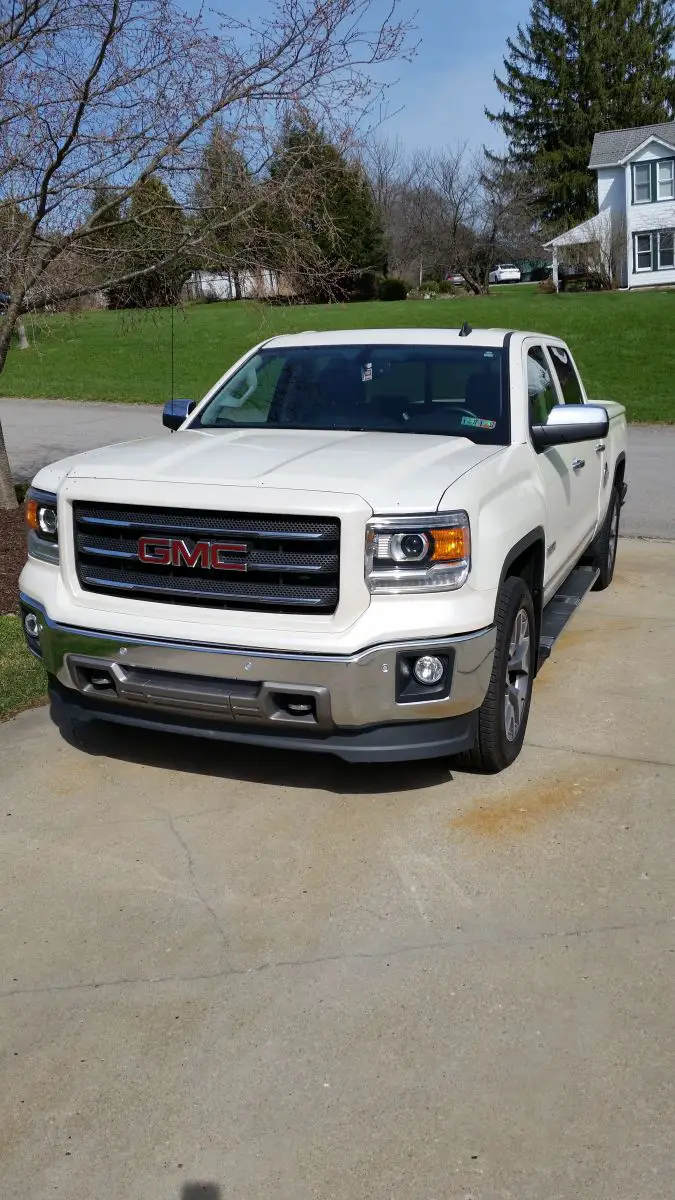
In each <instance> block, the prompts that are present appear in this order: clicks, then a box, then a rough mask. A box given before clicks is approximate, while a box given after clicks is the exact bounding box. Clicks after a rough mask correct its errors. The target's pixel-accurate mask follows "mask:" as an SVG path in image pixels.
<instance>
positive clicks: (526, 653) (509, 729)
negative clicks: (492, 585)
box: [504, 608, 532, 742]
mask: <svg viewBox="0 0 675 1200" xmlns="http://www.w3.org/2000/svg"><path fill="white" fill-rule="evenodd" d="M531 641H532V639H531V634H530V618H529V616H528V614H527V613H526V612H525V609H524V608H521V609H519V610H518V612H517V614H516V619H515V621H514V622H513V629H512V630H511V640H510V642H509V657H508V661H507V664H506V678H505V681H504V731H505V733H506V738H507V741H509V742H514V741H515V740H516V738H517V737H518V734H519V732H520V730H521V727H522V724H523V717H524V715H525V707H526V705H527V698H528V695H529V691H530V662H531Z"/></svg>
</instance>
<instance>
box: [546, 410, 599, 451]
mask: <svg viewBox="0 0 675 1200" xmlns="http://www.w3.org/2000/svg"><path fill="white" fill-rule="evenodd" d="M608 433H609V417H608V416H607V409H606V408H603V407H602V405H601V404H556V406H555V408H552V409H551V411H550V413H549V414H548V420H547V422H546V424H545V425H533V426H532V445H533V446H534V448H535V450H545V449H546V448H547V446H564V445H567V444H568V443H569V442H592V441H595V440H596V439H597V438H604V437H607V434H608Z"/></svg>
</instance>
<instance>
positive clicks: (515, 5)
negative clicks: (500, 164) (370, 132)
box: [389, 0, 530, 148]
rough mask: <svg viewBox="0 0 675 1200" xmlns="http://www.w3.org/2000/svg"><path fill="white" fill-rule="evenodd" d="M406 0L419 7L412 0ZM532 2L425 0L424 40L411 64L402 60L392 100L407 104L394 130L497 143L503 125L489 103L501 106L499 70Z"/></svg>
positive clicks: (430, 140) (409, 138)
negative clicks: (488, 113)
mask: <svg viewBox="0 0 675 1200" xmlns="http://www.w3.org/2000/svg"><path fill="white" fill-rule="evenodd" d="M404 2H405V6H406V8H407V9H408V11H409V12H412V11H414V9H415V3H414V0H404ZM529 9H530V5H529V0H419V4H418V7H417V27H418V34H417V36H418V38H419V39H420V46H419V49H418V52H417V56H416V58H415V60H414V61H413V62H412V63H411V64H410V65H408V64H406V63H401V64H398V66H397V72H396V73H397V76H398V80H399V82H398V84H397V85H396V87H395V88H394V89H393V90H392V92H391V97H390V100H391V107H392V108H394V107H399V106H401V107H402V111H401V112H400V113H398V114H397V115H396V116H394V117H393V118H392V120H391V121H390V122H389V124H390V125H391V128H392V131H393V132H395V133H398V134H400V136H401V138H402V139H403V141H404V142H405V143H406V144H407V145H429V146H444V145H447V144H452V145H456V144H457V143H461V142H469V143H470V144H471V145H472V146H475V147H476V148H478V147H479V146H481V145H482V144H483V143H484V142H485V143H487V144H488V145H489V146H491V147H493V148H497V147H498V146H499V145H500V132H499V129H498V128H497V127H494V126H492V125H490V123H489V122H488V121H487V120H486V118H485V116H484V108H485V106H486V105H487V106H488V107H489V108H492V109H495V108H498V107H499V106H500V104H499V102H500V97H499V93H498V92H497V89H496V87H495V84H494V81H493V74H494V72H495V70H497V71H501V68H502V59H503V57H504V51H505V49H506V39H507V37H509V36H513V35H515V32H516V27H517V25H518V22H519V21H520V22H525V21H526V20H527V16H528V13H529Z"/></svg>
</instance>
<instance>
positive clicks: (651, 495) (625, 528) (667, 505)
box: [0, 400, 675, 538]
mask: <svg viewBox="0 0 675 1200" xmlns="http://www.w3.org/2000/svg"><path fill="white" fill-rule="evenodd" d="M0 420H1V421H2V426H3V429H4V433H5V439H6V442H7V446H8V449H9V454H10V461H11V463H12V468H13V471H14V478H15V479H16V480H17V482H18V481H20V480H24V479H30V478H32V476H33V475H34V474H35V473H36V471H38V470H39V468H40V467H41V466H44V464H45V463H47V462H54V461H55V459H57V458H63V457H64V456H65V455H67V454H74V453H77V452H78V451H79V450H91V449H93V448H94V447H96V446H105V445H106V443H109V442H115V441H117V442H119V441H125V440H126V439H127V438H136V437H152V436H154V435H156V434H158V433H162V432H163V430H162V424H161V412H160V410H159V409H158V408H156V407H152V406H145V405H142V406H141V405H135V404H89V403H75V402H72V401H71V402H69V401H60V402H58V401H51V400H49V401H48V400H0ZM629 452H630V461H629V466H628V474H627V479H628V484H629V492H628V500H627V503H626V507H625V509H624V512H623V516H622V533H623V534H624V535H626V536H630V537H653V538H675V426H656V425H655V426H648V425H644V426H631V428H630V430H629Z"/></svg>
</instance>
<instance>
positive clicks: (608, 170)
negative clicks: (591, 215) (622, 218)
mask: <svg viewBox="0 0 675 1200" xmlns="http://www.w3.org/2000/svg"><path fill="white" fill-rule="evenodd" d="M625 207H626V193H625V188H624V168H623V167H600V169H599V170H598V212H605V211H606V210H607V209H609V210H610V211H611V212H612V214H619V213H623V212H624V211H625Z"/></svg>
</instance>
